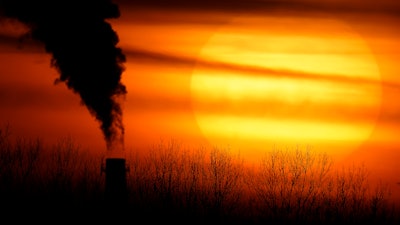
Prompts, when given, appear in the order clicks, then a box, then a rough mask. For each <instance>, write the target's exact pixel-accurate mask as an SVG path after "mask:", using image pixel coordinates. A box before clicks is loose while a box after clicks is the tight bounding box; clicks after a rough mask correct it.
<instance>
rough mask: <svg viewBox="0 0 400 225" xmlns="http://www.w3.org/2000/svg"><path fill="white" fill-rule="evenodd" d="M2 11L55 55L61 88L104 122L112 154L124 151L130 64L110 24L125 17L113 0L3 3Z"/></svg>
mask: <svg viewBox="0 0 400 225" xmlns="http://www.w3.org/2000/svg"><path fill="white" fill-rule="evenodd" d="M0 7H1V8H0V11H1V13H2V14H3V15H2V16H3V17H4V16H5V17H6V18H13V19H17V20H18V21H20V22H22V23H23V24H25V25H27V26H28V27H29V28H30V29H29V33H28V35H29V37H31V38H33V39H35V40H38V41H40V42H42V43H43V44H44V46H45V49H46V51H47V52H48V53H51V54H52V59H51V66H52V67H54V68H56V69H57V71H58V72H59V75H60V76H59V77H58V78H57V79H56V83H58V82H65V84H66V85H67V87H68V88H69V89H71V90H72V91H73V92H74V93H77V94H79V96H80V98H81V102H82V104H84V105H85V106H86V107H87V108H88V110H89V112H90V113H91V115H93V116H94V117H95V118H96V119H97V120H98V121H99V122H100V127H101V130H102V133H103V135H104V137H105V140H106V144H107V149H109V150H111V149H113V148H115V147H116V146H121V144H122V145H123V136H124V126H123V122H122V108H121V105H120V104H119V100H121V99H122V98H123V97H124V96H125V94H126V87H125V86H124V85H123V84H122V83H121V81H120V80H121V74H122V72H123V71H124V67H123V63H124V62H125V60H126V59H125V56H124V54H123V53H122V51H121V49H120V48H118V47H116V45H117V43H118V41H119V40H118V36H117V34H116V32H115V31H114V30H113V29H112V27H111V25H110V24H109V23H108V22H107V21H106V19H109V18H118V17H119V16H120V12H119V8H118V6H117V5H116V4H115V3H112V1H111V0H57V1H54V0H0ZM0 15H1V14H0ZM121 97H122V98H121Z"/></svg>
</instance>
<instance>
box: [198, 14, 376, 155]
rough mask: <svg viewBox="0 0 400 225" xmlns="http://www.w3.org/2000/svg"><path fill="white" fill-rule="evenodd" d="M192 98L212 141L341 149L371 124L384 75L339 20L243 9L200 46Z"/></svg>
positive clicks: (257, 149) (254, 149) (251, 147)
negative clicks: (247, 12) (249, 13)
mask: <svg viewBox="0 0 400 225" xmlns="http://www.w3.org/2000/svg"><path fill="white" fill-rule="evenodd" d="M191 100H192V105H193V110H194V114H195V117H196V120H197V123H198V126H199V128H200V129H201V131H202V133H203V134H204V136H205V137H206V138H207V140H208V141H209V142H210V143H211V144H213V145H215V146H222V147H223V146H225V147H226V146H228V147H229V148H231V149H234V150H239V151H241V152H245V153H244V154H245V155H248V156H251V157H253V158H258V157H259V156H260V154H262V153H264V152H266V151H269V150H271V146H276V145H278V146H285V147H290V146H294V145H296V146H297V145H299V144H300V145H308V146H314V148H318V149H320V150H321V151H327V152H328V153H331V154H335V155H346V154H349V153H350V152H351V151H353V150H355V149H356V148H357V147H358V146H359V145H360V144H361V143H362V142H364V141H365V140H367V139H368V138H369V136H370V135H371V132H372V131H373V129H374V127H375V123H376V120H377V117H378V115H379V112H380V108H381V78H380V72H379V67H378V65H377V63H376V61H375V59H374V55H373V54H372V52H371V50H370V48H369V47H368V45H367V44H366V42H365V41H364V40H363V38H362V37H361V36H360V35H358V34H357V33H356V32H355V31H353V30H352V29H351V27H350V26H349V25H348V24H347V23H345V22H343V21H340V20H337V19H331V18H318V19H316V18H304V17H302V18H301V17H279V18H278V17H275V18H274V17H245V16H243V17H238V18H235V19H233V20H232V22H230V23H229V24H227V25H225V26H223V27H221V28H220V29H219V30H218V31H217V32H216V33H215V34H213V35H212V36H211V37H210V39H209V40H208V41H207V43H206V44H205V45H204V46H203V48H202V50H201V51H200V53H199V56H198V61H197V64H196V66H195V68H194V70H193V73H192V78H191Z"/></svg>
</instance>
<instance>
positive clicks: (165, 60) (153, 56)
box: [126, 48, 400, 89]
mask: <svg viewBox="0 0 400 225" xmlns="http://www.w3.org/2000/svg"><path fill="white" fill-rule="evenodd" d="M126 55H127V57H130V58H131V59H132V60H133V61H134V62H136V63H138V62H145V63H156V64H166V65H174V66H186V67H193V68H194V67H200V68H204V69H213V70H222V71H230V72H239V73H246V75H252V76H265V77H286V78H293V79H306V80H314V81H326V82H335V83H343V84H354V85H377V84H380V85H382V86H385V87H388V88H393V89H400V84H398V83H393V82H386V81H377V80H372V79H367V78H362V77H351V76H343V75H338V74H316V73H308V72H302V71H293V70H281V69H274V68H266V67H257V66H246V65H239V64H232V63H225V62H218V61H206V60H202V59H196V58H191V57H185V56H177V55H170V54H164V53H159V52H154V51H148V50H142V49H132V48H131V49H126Z"/></svg>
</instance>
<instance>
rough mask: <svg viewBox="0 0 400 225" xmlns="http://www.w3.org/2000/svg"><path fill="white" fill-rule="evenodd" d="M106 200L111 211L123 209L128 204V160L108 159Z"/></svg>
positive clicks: (106, 166) (104, 169) (106, 167)
mask: <svg viewBox="0 0 400 225" xmlns="http://www.w3.org/2000/svg"><path fill="white" fill-rule="evenodd" d="M102 170H103V172H105V176H106V177H105V193H104V194H105V200H106V204H107V206H108V207H110V208H111V209H121V207H125V206H126V205H127V203H128V189H127V182H126V173H127V171H128V169H127V167H126V160H125V159H124V158H107V159H106V164H105V168H104V167H103V168H102Z"/></svg>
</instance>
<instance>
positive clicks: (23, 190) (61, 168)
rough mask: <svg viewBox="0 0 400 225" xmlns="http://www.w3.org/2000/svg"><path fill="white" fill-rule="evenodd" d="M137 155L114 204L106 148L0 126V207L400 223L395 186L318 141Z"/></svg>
mask: <svg viewBox="0 0 400 225" xmlns="http://www.w3.org/2000/svg"><path fill="white" fill-rule="evenodd" d="M131 153H132V154H129V155H127V156H126V162H127V173H126V175H127V186H128V193H127V201H126V204H125V205H123V206H122V207H121V206H115V205H107V201H105V198H104V184H105V182H104V180H105V174H104V173H102V172H101V164H102V163H104V160H105V156H104V155H101V154H91V153H90V152H89V151H86V150H85V149H82V148H81V147H80V146H79V145H78V144H77V143H75V142H74V140H73V139H72V138H62V139H60V140H59V142H58V143H57V144H55V145H53V146H45V145H44V143H43V141H41V140H39V139H37V140H31V139H24V138H16V139H11V138H10V135H9V132H8V130H7V129H0V204H1V205H2V208H3V209H6V210H2V211H1V212H2V213H3V216H6V215H8V213H9V212H19V213H22V214H23V213H30V212H35V213H40V212H42V213H43V212H46V213H53V214H54V215H55V214H57V215H59V216H61V218H63V217H65V218H69V219H71V218H75V216H78V215H79V216H82V215H90V216H91V218H97V219H99V218H101V217H102V216H104V215H110V214H111V212H113V213H114V214H113V216H119V217H121V218H122V217H123V218H124V219H125V220H124V221H126V222H124V223H131V222H132V223H133V224H138V223H139V222H138V221H146V222H143V223H146V224H151V223H152V222H158V221H162V222H175V223H179V224H180V223H187V224H399V222H400V220H399V215H398V211H397V209H396V207H395V205H394V202H392V201H391V199H390V190H389V188H388V187H387V186H386V185H385V184H372V183H371V182H370V181H369V178H368V171H367V170H366V168H365V167H363V166H362V165H359V166H353V167H348V168H343V169H340V170H338V169H335V167H334V166H333V163H334V162H333V161H332V159H331V158H330V157H329V156H328V155H327V154H324V153H319V152H315V151H312V150H311V149H301V148H296V149H292V150H290V149H286V150H282V149H277V150H273V151H269V152H268V153H266V155H265V157H264V158H262V159H260V163H259V164H258V165H252V166H249V165H248V164H246V163H245V162H244V160H243V159H242V157H241V156H240V155H239V154H234V153H232V152H230V151H229V149H223V148H211V149H210V148H206V147H202V146H199V147H190V148H189V147H185V146H184V145H183V144H181V143H179V142H177V141H173V140H171V141H168V142H160V143H156V144H155V145H154V146H153V147H152V148H150V149H149V151H148V152H147V153H146V154H144V155H139V154H136V153H135V152H134V151H131ZM113 210H114V211H113ZM115 213H118V214H115ZM76 218H78V217H76ZM88 218H90V217H88ZM139 224H141V223H139Z"/></svg>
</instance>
